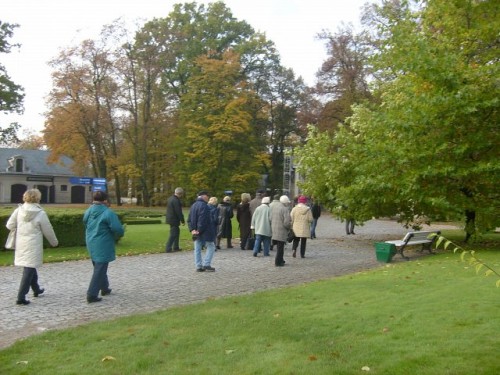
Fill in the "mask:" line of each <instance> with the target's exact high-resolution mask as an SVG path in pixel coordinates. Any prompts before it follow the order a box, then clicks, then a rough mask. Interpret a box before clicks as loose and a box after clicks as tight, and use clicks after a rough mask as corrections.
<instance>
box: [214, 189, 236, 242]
mask: <svg viewBox="0 0 500 375" xmlns="http://www.w3.org/2000/svg"><path fill="white" fill-rule="evenodd" d="M218 209H219V223H218V226H217V244H216V249H220V241H221V239H222V238H226V239H227V248H228V249H232V248H233V243H232V238H233V224H232V218H233V216H234V213H233V205H232V203H231V197H230V196H228V195H227V196H225V197H224V199H223V200H222V203H221V204H219V207H218Z"/></svg>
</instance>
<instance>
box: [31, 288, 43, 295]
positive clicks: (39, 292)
mask: <svg viewBox="0 0 500 375" xmlns="http://www.w3.org/2000/svg"><path fill="white" fill-rule="evenodd" d="M43 292H45V289H43V288H40V289H38V291H37V292H33V297H38V296H39V295H40V294H43Z"/></svg>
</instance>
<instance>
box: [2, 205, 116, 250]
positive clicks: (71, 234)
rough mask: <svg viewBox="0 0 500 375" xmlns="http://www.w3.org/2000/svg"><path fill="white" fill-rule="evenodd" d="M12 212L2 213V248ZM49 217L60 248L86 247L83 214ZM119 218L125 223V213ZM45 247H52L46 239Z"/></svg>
mask: <svg viewBox="0 0 500 375" xmlns="http://www.w3.org/2000/svg"><path fill="white" fill-rule="evenodd" d="M11 213H12V212H9V213H8V214H6V213H4V212H2V213H1V214H0V225H1V228H0V248H2V249H3V248H4V245H5V241H6V240H7V236H8V235H9V230H8V229H7V228H6V226H5V225H6V224H7V220H9V217H10V215H11ZM47 215H48V216H49V220H50V223H51V224H52V227H53V228H54V232H55V233H56V236H57V239H58V240H59V246H63V247H73V246H85V227H84V225H83V212H79V211H76V212H67V213H63V212H61V211H58V212H54V213H51V212H47ZM117 215H118V218H119V219H120V221H121V222H122V223H123V222H124V217H125V213H123V212H117ZM43 246H44V247H45V248H47V247H50V245H49V243H48V241H47V240H46V239H45V238H44V241H43Z"/></svg>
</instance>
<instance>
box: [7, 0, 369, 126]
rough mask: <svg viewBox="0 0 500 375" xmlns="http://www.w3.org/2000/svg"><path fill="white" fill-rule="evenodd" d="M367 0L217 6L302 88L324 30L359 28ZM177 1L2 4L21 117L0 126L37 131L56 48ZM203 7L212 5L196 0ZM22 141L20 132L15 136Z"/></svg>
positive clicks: (321, 55) (256, 0) (318, 59)
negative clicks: (271, 50)
mask: <svg viewBox="0 0 500 375" xmlns="http://www.w3.org/2000/svg"><path fill="white" fill-rule="evenodd" d="M366 1H367V0H224V3H225V4H226V6H227V7H228V8H229V9H230V10H231V12H232V14H233V16H234V17H235V18H237V19H238V20H245V21H246V22H247V23H248V24H250V25H251V26H252V27H253V28H254V30H256V31H258V32H262V33H265V34H266V36H267V39H269V40H271V41H273V42H274V43H275V45H276V47H277V50H278V52H279V54H280V56H281V63H282V65H283V66H285V67H287V68H291V69H293V70H294V72H295V74H296V76H301V77H302V78H303V79H304V81H305V82H306V84H308V85H313V84H314V83H315V74H316V72H317V71H318V69H319V68H320V67H321V64H322V63H323V61H324V60H325V59H326V57H327V55H326V48H325V45H324V41H320V40H318V39H317V34H318V33H320V32H322V31H323V30H328V31H330V32H332V33H333V32H336V31H337V29H338V28H339V27H340V26H341V25H342V23H346V24H347V23H352V24H353V25H355V26H356V25H358V24H359V16H360V13H361V12H360V9H361V7H362V5H363V4H364V3H365V2H366ZM181 2H183V1H180V0H175V1H174V0H2V5H1V12H0V20H1V21H2V22H6V23H11V24H14V23H17V24H19V25H20V26H19V27H18V28H16V29H15V30H14V36H13V38H12V39H10V40H9V42H10V43H19V44H21V47H20V48H19V49H13V50H12V51H11V53H9V54H0V63H1V64H2V65H4V66H5V68H6V69H7V73H8V75H9V76H10V78H11V79H12V80H13V81H14V82H15V83H16V84H18V85H21V86H22V87H23V88H24V90H25V99H24V108H25V111H24V114H23V115H20V116H19V115H15V114H8V115H4V114H0V124H2V125H5V124H8V123H11V122H14V121H17V122H19V123H20V124H21V125H22V129H23V130H24V132H26V131H30V132H35V133H37V132H39V131H40V130H42V129H43V126H44V121H45V117H44V115H43V113H44V112H46V111H47V110H48V109H47V106H46V104H45V97H46V96H47V94H48V93H49V92H50V89H51V85H52V82H51V78H50V75H51V69H50V68H49V66H48V64H47V63H48V61H50V60H51V59H53V58H55V57H56V56H57V54H58V52H59V51H60V50H61V49H64V48H67V47H69V46H72V45H76V44H79V42H81V41H82V40H84V39H87V38H97V37H98V35H99V33H100V31H101V29H102V27H103V26H104V25H107V24H111V23H112V22H113V21H115V20H117V19H118V18H121V19H122V20H124V21H125V22H127V23H130V24H131V25H133V24H135V23H139V24H143V23H144V21H146V20H151V19H153V18H164V17H167V16H168V14H169V13H170V12H171V11H172V10H173V4H176V3H181ZM196 2H197V3H198V4H208V3H210V2H213V1H202V0H199V1H196ZM20 135H21V136H22V134H20Z"/></svg>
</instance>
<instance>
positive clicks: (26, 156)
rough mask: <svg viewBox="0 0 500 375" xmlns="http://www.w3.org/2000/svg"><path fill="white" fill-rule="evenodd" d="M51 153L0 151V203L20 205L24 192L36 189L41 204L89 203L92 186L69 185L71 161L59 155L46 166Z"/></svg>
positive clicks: (9, 149)
mask: <svg viewBox="0 0 500 375" xmlns="http://www.w3.org/2000/svg"><path fill="white" fill-rule="evenodd" d="M49 156H50V151H43V150H21V149H17V148H0V203H22V201H23V194H24V192H25V191H26V190H28V189H32V188H37V189H38V190H40V192H41V193H42V200H41V203H86V202H91V201H92V189H91V188H92V186H90V185H86V184H72V183H71V182H70V178H71V177H74V173H73V171H72V170H71V167H72V165H73V163H74V162H73V160H72V159H70V158H68V157H66V156H62V157H61V158H59V160H58V162H57V163H53V164H51V163H49V162H48V161H47V160H48V157H49Z"/></svg>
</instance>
